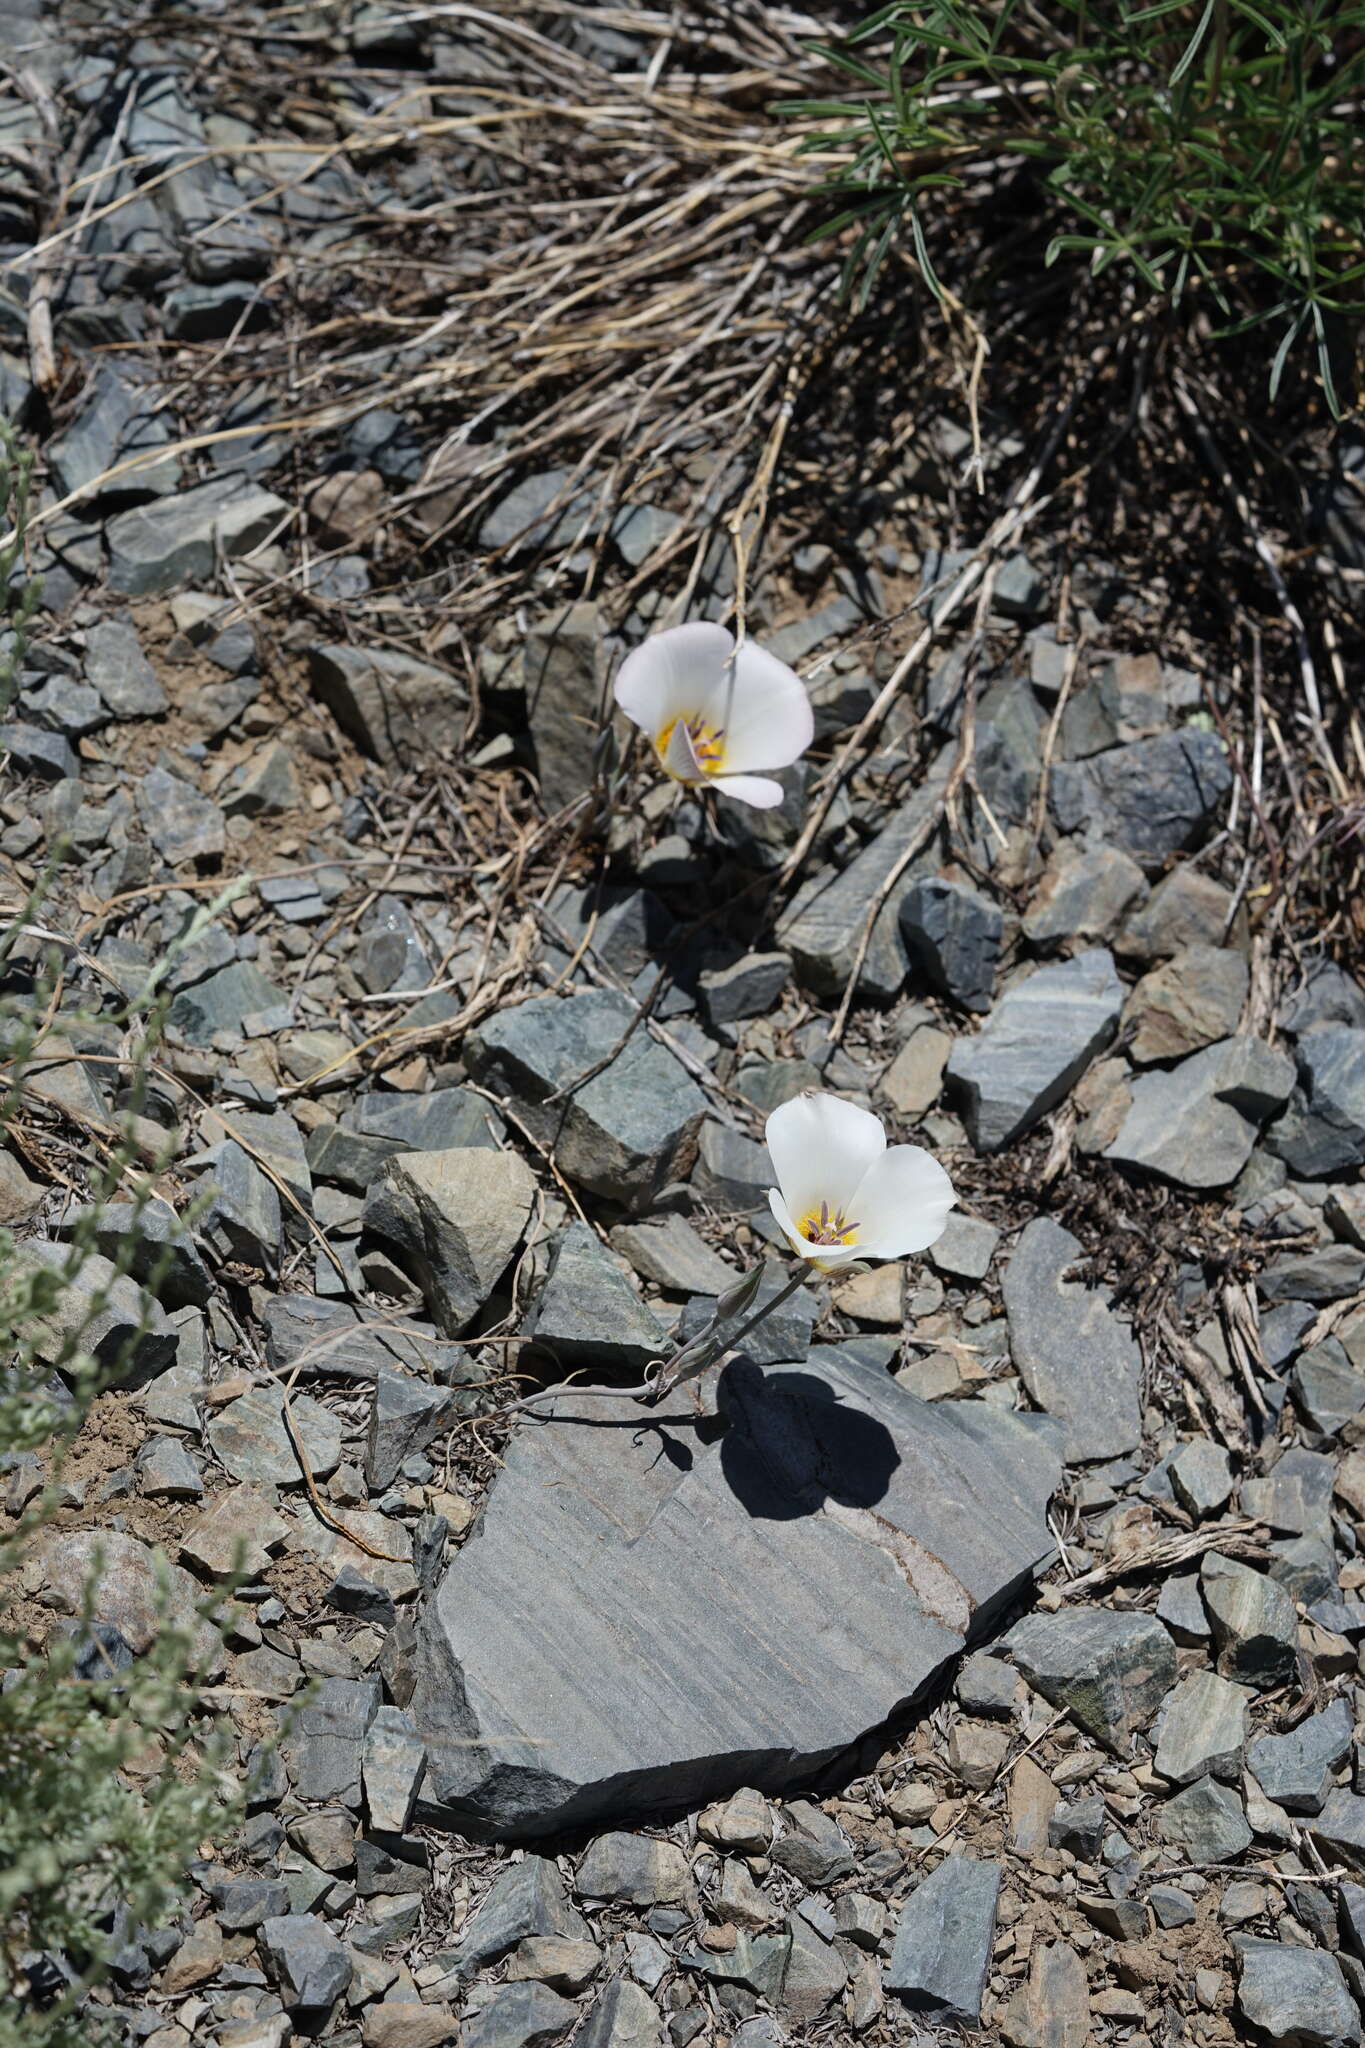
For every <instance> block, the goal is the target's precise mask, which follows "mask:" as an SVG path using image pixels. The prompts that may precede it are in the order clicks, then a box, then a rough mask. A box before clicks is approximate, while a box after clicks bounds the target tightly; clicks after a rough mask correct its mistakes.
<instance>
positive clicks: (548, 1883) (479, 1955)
mask: <svg viewBox="0 0 1365 2048" xmlns="http://www.w3.org/2000/svg"><path fill="white" fill-rule="evenodd" d="M589 1933H590V1929H589V1927H588V1923H587V1921H586V1920H585V1919H584V1918H583V1916H582V1914H581V1913H579V1912H578V1911H577V1910H576V1908H575V1907H573V1906H571V1905H570V1903H569V1897H568V1894H567V1892H566V1891H565V1889H564V1880H563V1878H562V1877H561V1876H560V1874H559V1868H558V1866H557V1865H556V1864H555V1863H553V1862H551V1861H550V1859H549V1858H548V1857H546V1856H526V1857H524V1858H523V1859H522V1860H521V1861H520V1862H519V1863H504V1864H503V1865H502V1866H501V1868H500V1869H499V1871H498V1873H497V1875H496V1877H495V1878H494V1879H493V1882H492V1884H491V1885H490V1886H489V1888H488V1890H487V1892H486V1893H485V1894H484V1897H483V1899H482V1901H481V1902H480V1904H479V1906H478V1908H477V1909H476V1911H475V1912H473V1913H472V1914H471V1915H470V1917H469V1919H468V1920H467V1921H466V1922H465V1925H464V1928H463V1930H462V1932H461V1934H460V1938H459V1942H458V1944H457V1947H456V1956H457V1967H458V1969H459V1970H460V1972H461V1974H462V1975H465V1976H472V1975H473V1973H474V1972H475V1970H477V1969H478V1967H479V1965H480V1964H481V1963H486V1962H490V1961H491V1960H492V1959H493V1957H495V1956H500V1955H504V1954H505V1953H506V1951H507V1950H508V1949H509V1948H515V1947H516V1945H517V1943H518V1942H519V1941H526V1940H528V1939H529V1938H530V1937H532V1936H536V1935H547V1934H557V1935H561V1936H563V1937H564V1938H565V1939H567V1940H571V1941H582V1940H585V1939H587V1937H588V1935H589Z"/></svg>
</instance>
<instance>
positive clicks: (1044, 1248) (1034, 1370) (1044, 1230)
mask: <svg viewBox="0 0 1365 2048" xmlns="http://www.w3.org/2000/svg"><path fill="white" fill-rule="evenodd" d="M1080 1257H1081V1246H1080V1242H1079V1240H1078V1239H1077V1238H1074V1237H1073V1236H1072V1235H1071V1232H1070V1231H1069V1230H1064V1229H1063V1228H1062V1226H1061V1224H1060V1223H1054V1222H1053V1220H1052V1218H1051V1217H1050V1216H1035V1217H1034V1219H1033V1221H1032V1222H1031V1223H1028V1224H1026V1225H1025V1227H1024V1231H1023V1234H1022V1236H1021V1237H1020V1239H1019V1242H1018V1244H1017V1245H1016V1246H1015V1248H1014V1251H1013V1254H1012V1255H1011V1258H1010V1262H1009V1264H1008V1266H1007V1267H1006V1268H1005V1279H1004V1285H1003V1290H1002V1291H1003V1294H1004V1302H1005V1314H1006V1316H1007V1317H1008V1319H1009V1336H1010V1354H1011V1356H1012V1358H1013V1360H1014V1363H1015V1365H1016V1366H1017V1367H1018V1369H1019V1373H1020V1376H1021V1378H1022V1379H1023V1382H1024V1385H1025V1386H1026V1387H1027V1388H1028V1391H1029V1395H1030V1397H1031V1398H1032V1399H1033V1400H1034V1401H1035V1402H1036V1403H1037V1404H1038V1406H1039V1407H1040V1408H1043V1409H1046V1411H1047V1412H1048V1414H1049V1415H1056V1416H1058V1417H1059V1418H1060V1419H1061V1420H1062V1421H1063V1422H1064V1423H1065V1424H1066V1426H1067V1438H1066V1451H1065V1455H1066V1457H1067V1458H1068V1459H1073V1460H1077V1461H1084V1460H1086V1459H1090V1458H1114V1457H1121V1456H1122V1455H1123V1453H1124V1452H1125V1451H1131V1450H1132V1449H1134V1447H1135V1446H1136V1445H1137V1444H1138V1443H1140V1442H1141V1440H1142V1413H1141V1405H1140V1401H1139V1391H1138V1390H1139V1382H1140V1378H1141V1371H1142V1356H1141V1353H1140V1351H1139V1350H1138V1346H1137V1343H1136V1341H1135V1340H1134V1338H1133V1334H1132V1330H1131V1326H1130V1325H1129V1324H1128V1323H1126V1322H1124V1321H1122V1320H1121V1319H1120V1318H1119V1317H1118V1316H1116V1315H1115V1314H1114V1313H1113V1311H1112V1310H1111V1308H1110V1306H1109V1302H1110V1295H1109V1292H1108V1290H1107V1289H1105V1288H1100V1287H1096V1288H1086V1287H1083V1286H1081V1285H1079V1284H1077V1283H1076V1282H1073V1281H1069V1280H1067V1279H1066V1278H1065V1275H1066V1272H1067V1269H1068V1268H1069V1267H1071V1266H1073V1265H1074V1264H1075V1263H1076V1261H1077V1260H1078V1259H1079V1258H1080Z"/></svg>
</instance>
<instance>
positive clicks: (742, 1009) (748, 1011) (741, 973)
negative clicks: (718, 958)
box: [698, 953, 792, 1024]
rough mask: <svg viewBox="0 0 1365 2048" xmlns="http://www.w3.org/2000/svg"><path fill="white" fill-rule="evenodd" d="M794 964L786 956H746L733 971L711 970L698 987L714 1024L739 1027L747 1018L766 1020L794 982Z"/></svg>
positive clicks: (725, 968) (725, 969)
mask: <svg viewBox="0 0 1365 2048" xmlns="http://www.w3.org/2000/svg"><path fill="white" fill-rule="evenodd" d="M791 972H792V964H791V961H790V960H789V959H788V957H787V955H786V954H785V953H746V954H745V956H744V958H743V959H742V960H736V961H735V963H734V965H733V966H731V967H716V968H711V969H709V970H708V971H707V972H706V973H704V974H703V975H701V976H700V977H699V981H698V986H699V988H700V990H701V994H702V998H703V1000H704V1002H705V1004H706V1010H707V1015H708V1016H709V1017H710V1019H711V1022H712V1023H713V1024H736V1023H738V1022H739V1021H740V1020H741V1019H742V1018H745V1017H764V1016H766V1015H767V1013H768V1011H769V1010H771V1009H772V1007H773V1005H774V1004H775V1003H776V1002H777V1001H778V999H779V997H780V996H781V994H782V991H783V989H785V988H786V986H787V984H788V982H789V981H790V980H791Z"/></svg>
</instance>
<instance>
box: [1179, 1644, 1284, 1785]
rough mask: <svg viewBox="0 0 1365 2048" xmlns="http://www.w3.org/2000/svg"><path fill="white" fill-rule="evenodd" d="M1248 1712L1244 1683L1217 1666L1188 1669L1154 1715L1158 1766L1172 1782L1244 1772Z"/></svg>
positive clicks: (1188, 1781)
mask: <svg viewBox="0 0 1365 2048" xmlns="http://www.w3.org/2000/svg"><path fill="white" fill-rule="evenodd" d="M1246 1712H1247V1694H1246V1692H1245V1690H1244V1688H1243V1687H1242V1686H1240V1685H1231V1684H1229V1682H1228V1680H1227V1679H1226V1678H1220V1677H1219V1676H1218V1674H1217V1672H1216V1671H1191V1672H1189V1673H1187V1675H1186V1676H1185V1677H1184V1678H1182V1679H1181V1681H1180V1683H1179V1685H1177V1686H1176V1688H1175V1690H1174V1692H1172V1693H1171V1694H1170V1696H1169V1698H1168V1699H1167V1700H1166V1702H1165V1704H1164V1705H1163V1707H1162V1709H1161V1712H1160V1713H1159V1714H1158V1716H1157V1720H1156V1727H1155V1730H1154V1733H1155V1735H1156V1767H1157V1769H1158V1771H1160V1773H1161V1775H1162V1777H1163V1778H1169V1779H1170V1781H1171V1783H1172V1784H1173V1785H1188V1784H1190V1783H1192V1782H1193V1780H1194V1779H1195V1778H1202V1777H1206V1776H1212V1777H1215V1778H1230V1779H1234V1780H1235V1779H1237V1778H1238V1777H1240V1776H1241V1771H1242V1759H1243V1756H1244V1754H1245V1752H1246ZM1270 1796H1271V1797H1272V1798H1273V1797H1274V1794H1273V1793H1272V1794H1271V1795H1270Z"/></svg>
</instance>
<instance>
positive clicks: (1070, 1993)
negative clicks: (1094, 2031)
mask: <svg viewBox="0 0 1365 2048" xmlns="http://www.w3.org/2000/svg"><path fill="white" fill-rule="evenodd" d="M1000 2031H1001V2034H1002V2035H1003V2036H1004V2038H1005V2040H1006V2041H1007V2042H1008V2043H1009V2044H1010V2048H1086V2044H1087V2043H1088V2041H1089V2040H1090V2038H1091V2034H1090V1987H1089V1984H1088V1982H1087V1979H1086V1974H1085V1964H1084V1963H1083V1962H1082V1961H1081V1959H1080V1957H1079V1956H1078V1955H1077V1953H1076V1951H1075V1949H1074V1948H1072V1947H1070V1945H1069V1944H1068V1943H1067V1942H1064V1941H1053V1942H1047V1943H1043V1944H1041V1945H1039V1946H1037V1947H1035V1948H1034V1950H1033V1955H1032V1960H1031V1962H1030V1965H1029V1974H1028V1982H1027V1983H1026V1984H1021V1985H1020V1987H1019V1989H1018V1990H1017V1991H1016V1992H1015V1993H1014V1996H1013V1997H1012V1998H1011V1999H1010V2002H1009V2004H1008V2006H1007V2007H1006V2008H1005V2016H1004V2018H1003V2020H1002V2021H1001V2025H1000Z"/></svg>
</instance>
